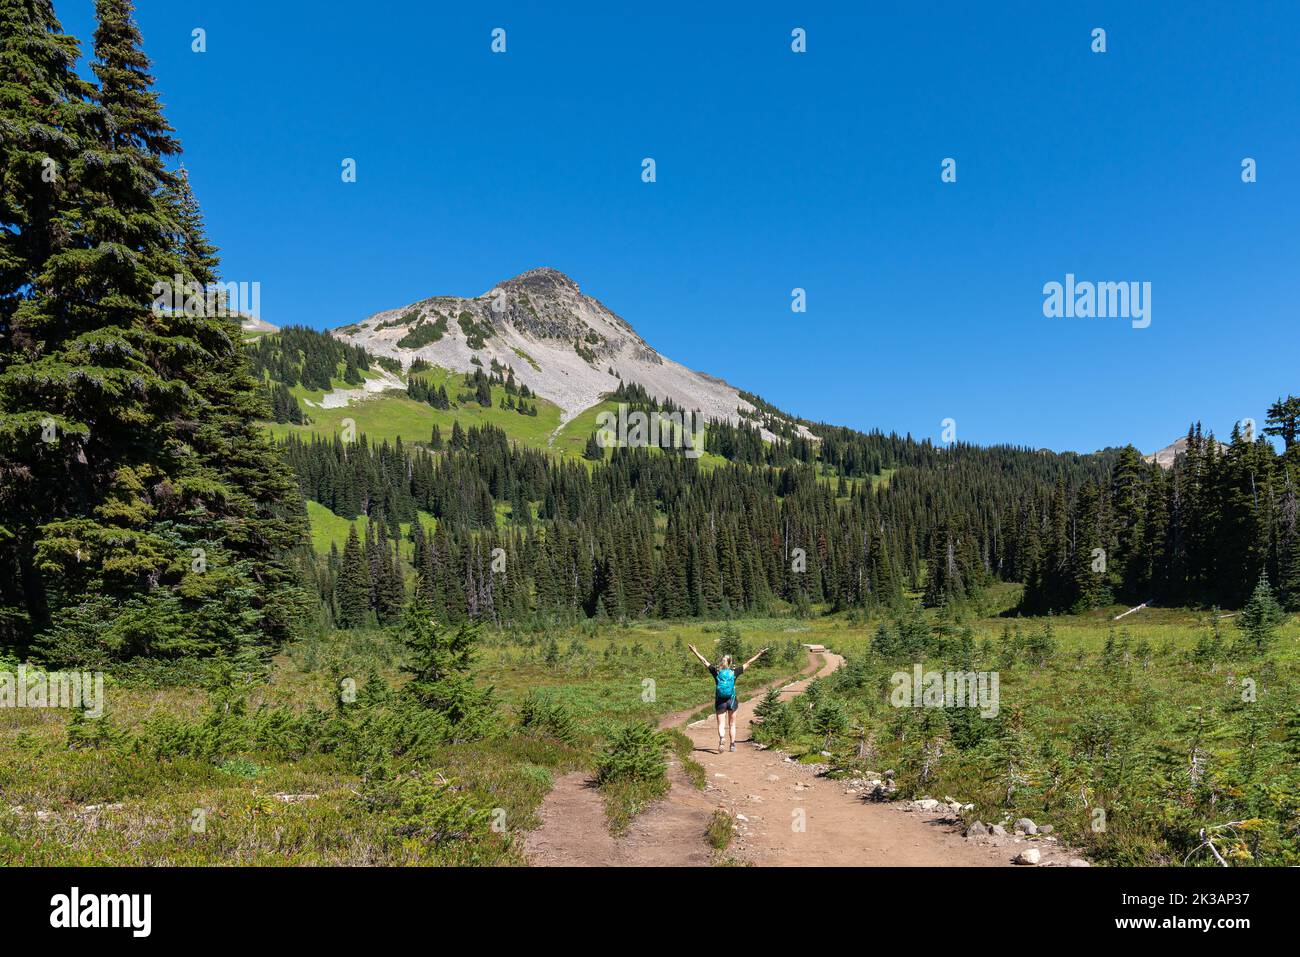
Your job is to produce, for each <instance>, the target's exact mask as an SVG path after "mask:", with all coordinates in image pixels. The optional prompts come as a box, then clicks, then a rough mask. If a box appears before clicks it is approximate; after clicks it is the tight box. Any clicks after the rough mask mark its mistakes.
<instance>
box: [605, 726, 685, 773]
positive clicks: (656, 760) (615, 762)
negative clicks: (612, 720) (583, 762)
mask: <svg viewBox="0 0 1300 957" xmlns="http://www.w3.org/2000/svg"><path fill="white" fill-rule="evenodd" d="M665 746H666V741H665V739H664V735H663V734H662V733H661V732H660V731H658V730H657V729H656V728H655V727H654V725H652V724H649V723H648V722H641V723H636V724H629V725H625V726H624V727H622V728H620V729H619V730H618V731H616V732H615V733H614V736H613V738H612V740H611V741H610V743H609V746H608V747H606V748H605V753H604V754H602V755H600V757H598V758H597V759H596V783H597V784H600V785H602V786H603V785H606V784H610V783H614V782H617V781H627V780H633V781H655V780H658V779H661V778H664V777H666V768H667V766H666V764H665V761H664V747H665Z"/></svg>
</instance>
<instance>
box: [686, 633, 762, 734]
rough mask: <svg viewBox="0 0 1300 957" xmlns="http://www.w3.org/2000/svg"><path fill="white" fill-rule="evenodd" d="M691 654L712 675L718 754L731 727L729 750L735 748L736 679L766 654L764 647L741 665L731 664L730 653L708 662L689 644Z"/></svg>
mask: <svg viewBox="0 0 1300 957" xmlns="http://www.w3.org/2000/svg"><path fill="white" fill-rule="evenodd" d="M689 647H690V649H691V654H693V655H694V656H695V657H696V658H699V659H700V663H701V664H702V665H704V667H706V668H708V669H709V674H711V675H713V713H714V714H716V715H717V716H718V754H721V753H722V746H723V745H724V744H726V737H727V729H728V728H730V729H731V750H732V751H735V750H736V708H737V707H738V702H737V701H736V679H737V678H739V677H740V676H741V675H743V674H744V673H745V669H746V668H748V667H749V666H750V665H752V664H753V663H754V662H756V661H757V660H758V659H759V658H762V657H763V655H765V654H767V649H766V648H764V649H763V650H762V651H760V652H759V653H758V654H756V655H755V656H754V657H753V658H750V659H749V660H748V661H746V662H745V663H744V664H743V665H738V666H737V665H733V664H732V660H731V655H723V656H722V660H721V661H719V662H718V663H717V664H716V665H711V664H709V659H708V658H705V657H704V656H703V655H702V654H700V652H699V650H698V649H697V648H696V647H695V646H694V645H690V646H689Z"/></svg>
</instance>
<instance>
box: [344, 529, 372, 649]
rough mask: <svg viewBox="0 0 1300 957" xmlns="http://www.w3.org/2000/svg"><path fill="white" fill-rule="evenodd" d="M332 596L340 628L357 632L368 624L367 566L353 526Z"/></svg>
mask: <svg viewBox="0 0 1300 957" xmlns="http://www.w3.org/2000/svg"><path fill="white" fill-rule="evenodd" d="M335 594H336V596H337V600H338V623H339V626H340V627H341V628H359V627H361V626H362V625H364V624H365V623H366V622H367V621H368V620H369V617H370V566H369V564H368V563H367V562H366V555H365V551H364V550H363V549H362V547H361V539H360V538H359V537H358V536H357V528H356V526H355V525H353V526H351V527H350V528H349V529H348V541H347V544H346V545H344V546H343V561H342V564H341V565H340V566H339V578H338V584H337V585H336V586H335Z"/></svg>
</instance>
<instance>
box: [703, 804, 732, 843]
mask: <svg viewBox="0 0 1300 957" xmlns="http://www.w3.org/2000/svg"><path fill="white" fill-rule="evenodd" d="M735 833H736V823H735V821H733V820H732V819H731V815H730V814H728V813H727V812H726V811H724V810H722V809H721V808H719V809H718V810H716V811H714V812H713V817H711V818H709V826H708V827H707V828H706V829H705V831H704V837H705V840H707V841H708V842H709V846H710V847H712V848H713V849H714V850H715V851H717V852H719V853H721V852H723V851H725V850H726V849H727V848H728V847H730V846H731V839H732V837H733V836H735Z"/></svg>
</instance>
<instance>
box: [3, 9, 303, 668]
mask: <svg viewBox="0 0 1300 957" xmlns="http://www.w3.org/2000/svg"><path fill="white" fill-rule="evenodd" d="M16 7H17V8H18V9H16V8H15V4H14V3H7V4H4V5H3V6H2V7H0V17H3V18H6V21H7V22H6V30H5V31H4V41H9V40H11V39H16V40H17V41H18V43H19V44H20V46H21V47H22V48H23V49H24V50H25V51H26V55H27V57H28V58H29V59H28V60H27V61H25V62H24V61H23V58H22V56H19V57H18V58H17V60H16V62H17V65H18V67H19V69H20V70H21V71H25V72H20V74H19V75H20V76H24V75H25V76H27V77H29V78H30V79H31V81H32V82H35V83H36V87H35V89H36V92H37V94H38V95H37V96H35V97H31V98H28V99H29V102H28V103H27V104H25V105H22V104H18V103H16V102H14V101H13V100H9V99H6V100H5V101H3V102H0V110H2V111H3V113H2V114H0V118H3V120H4V123H5V126H6V128H8V127H9V126H10V124H11V122H12V123H14V124H15V126H14V128H15V129H19V130H20V131H21V130H24V129H27V130H30V129H32V127H31V126H30V120H31V119H32V118H33V117H34V115H35V114H36V113H38V112H40V111H41V110H45V112H46V119H45V121H44V122H45V124H46V125H47V126H51V124H52V123H58V127H57V131H56V133H55V135H49V134H50V132H51V131H50V130H48V129H47V130H46V137H45V138H46V139H47V140H48V141H49V142H50V143H51V145H54V146H57V147H58V149H59V150H61V151H65V152H66V153H67V163H66V167H65V168H62V169H59V164H58V162H57V161H56V163H55V168H56V169H58V174H59V179H58V182H59V183H60V184H61V187H60V192H59V193H58V194H57V197H56V201H54V202H51V203H50V210H52V213H51V214H50V215H52V216H53V217H54V218H53V219H52V220H49V221H48V222H46V221H44V220H40V219H39V218H38V219H37V220H34V221H32V222H29V223H27V224H26V226H23V225H22V224H21V223H20V230H21V231H20V236H21V237H28V238H21V239H20V240H19V241H18V242H17V243H13V242H10V240H8V239H7V240H6V245H5V247H4V252H3V261H2V262H0V269H2V270H5V271H6V272H5V275H6V279H5V287H4V288H3V289H0V298H2V299H3V303H4V305H3V310H4V318H3V328H4V330H5V331H4V335H5V337H6V345H7V346H10V347H12V348H6V349H5V350H0V351H2V352H3V355H4V358H3V359H0V362H2V363H3V364H2V365H0V411H3V413H4V415H3V417H2V418H3V426H2V427H0V473H3V474H5V475H6V476H13V477H14V479H15V481H14V482H13V483H12V486H11V483H10V482H8V481H6V482H5V483H2V484H3V485H4V486H5V487H6V491H5V493H0V494H8V493H9V492H10V491H12V494H13V497H14V501H15V503H16V505H17V507H16V508H14V509H13V510H10V509H7V508H6V516H7V523H12V526H13V530H12V532H11V533H10V534H8V535H4V536H0V538H5V539H6V541H8V542H9V543H10V546H9V547H10V548H11V549H12V550H13V553H14V557H13V562H14V565H16V566H17V570H18V571H17V575H18V578H19V580H20V582H21V586H20V587H21V591H22V608H23V612H22V617H23V619H24V620H25V622H26V624H25V626H24V627H23V634H20V635H19V636H18V638H19V644H20V645H21V644H24V643H26V642H27V641H29V640H30V639H31V637H32V635H33V633H39V632H42V631H46V632H47V634H46V635H45V637H44V638H43V643H44V645H45V653H46V655H47V657H48V658H49V659H50V660H52V661H55V660H58V661H62V660H66V658H67V655H68V654H71V653H72V651H71V648H72V646H74V645H75V646H77V648H78V649H79V650H78V651H77V652H76V653H77V654H82V653H87V654H96V655H98V654H105V653H111V654H134V653H164V654H172V655H175V654H186V653H193V654H208V653H213V652H214V651H217V650H220V649H222V648H223V647H233V646H234V645H238V644H242V643H244V642H246V641H247V640H248V639H249V635H250V630H249V629H250V628H252V629H254V630H257V631H260V632H261V634H262V637H263V639H271V640H277V639H279V638H282V637H284V635H285V634H286V633H287V630H288V628H289V627H290V624H291V623H292V622H293V621H294V620H296V619H298V618H300V617H301V614H300V611H301V607H302V596H301V594H300V593H298V592H297V590H296V589H295V588H294V587H293V586H292V584H291V583H290V580H291V575H290V573H289V571H288V569H287V566H286V565H285V564H283V562H282V561H281V555H280V552H281V550H283V549H286V548H288V547H292V546H294V545H296V544H298V543H299V542H300V541H302V540H303V537H304V536H303V525H302V517H303V514H302V510H301V503H300V501H299V500H298V498H297V493H296V486H295V485H294V483H293V482H292V480H291V479H290V478H289V476H288V473H287V472H286V471H285V470H284V469H283V467H280V466H277V465H276V460H275V458H274V456H273V454H272V453H271V451H270V448H269V445H267V443H266V440H265V438H264V436H263V435H262V434H261V430H260V428H259V427H258V426H257V425H256V423H255V419H256V418H258V417H260V416H261V415H264V414H265V413H264V411H263V410H264V404H263V398H262V392H261V390H260V387H257V386H256V385H255V384H254V383H252V381H251V379H249V378H248V376H247V375H246V373H242V372H241V370H242V368H243V367H242V361H243V360H242V356H241V353H240V351H239V338H238V326H237V324H232V323H230V322H228V321H225V320H223V319H222V318H220V317H215V316H211V315H209V312H210V310H208V309H206V308H204V299H205V297H204V290H203V288H202V282H201V280H202V279H203V278H206V277H207V275H208V274H209V273H210V268H209V267H210V264H209V263H207V262H205V257H204V256H203V255H201V254H199V252H198V251H197V249H196V248H195V247H192V246H187V244H186V242H184V241H183V239H193V238H196V237H199V236H201V230H199V229H196V228H195V226H194V221H193V220H192V219H187V218H185V216H184V210H183V209H182V206H183V204H182V203H180V202H179V201H178V196H179V195H180V194H179V193H178V185H179V184H178V180H177V178H176V177H175V176H174V175H173V174H171V173H169V172H168V171H167V169H166V167H165V160H166V159H167V158H169V157H170V156H172V155H174V154H175V153H176V152H177V149H178V147H177V144H176V141H175V140H174V139H173V137H172V135H171V130H170V127H168V125H167V123H166V120H165V119H164V118H163V117H162V114H161V111H160V109H159V106H158V101H157V96H156V94H155V93H153V92H152V90H151V89H150V86H151V83H152V80H151V78H150V76H149V73H148V67H149V63H148V59H147V58H146V57H145V56H144V54H143V52H142V51H141V50H140V36H139V33H138V31H137V30H136V28H135V25H134V23H133V22H132V20H131V6H130V4H129V3H127V2H125V0H99V2H98V3H97V4H96V14H97V17H98V26H97V29H96V30H95V34H94V53H95V61H94V63H93V65H92V68H93V72H94V74H95V76H96V78H97V79H98V86H97V87H86V86H84V85H77V84H73V83H70V82H66V83H65V82H63V81H62V80H60V79H59V78H58V77H59V75H60V71H61V70H64V69H65V68H66V66H67V54H68V53H69V52H70V51H71V50H73V49H74V47H72V46H71V45H70V44H68V43H66V42H64V41H63V40H61V39H59V38H58V37H57V36H56V34H55V31H57V24H56V23H55V22H54V21H53V15H52V13H51V12H50V11H49V5H48V3H44V2H39V0H34V2H32V3H30V4H23V3H18V4H17V5H16ZM10 28H12V29H13V31H14V32H12V33H11V32H10ZM4 49H8V48H7V47H6V48H4ZM33 53H35V54H37V55H38V56H39V61H40V63H41V64H43V68H44V71H45V72H44V74H43V77H44V78H43V79H40V78H39V77H37V76H36V75H35V74H33V73H32V72H31V70H30V69H29V67H31V61H30V58H31V57H32V54H33ZM4 55H7V54H5V53H4V52H3V50H2V49H0V56H4ZM38 80H39V82H38ZM60 84H61V85H60ZM41 94H45V95H47V96H48V97H52V96H54V95H56V94H57V95H58V96H60V97H64V98H65V99H64V101H63V104H62V107H61V109H60V110H59V111H57V114H58V115H56V114H55V112H52V111H54V106H55V104H54V101H53V100H48V99H47V100H44V101H43V100H42V99H41ZM83 96H88V97H89V98H90V100H91V101H92V102H91V103H87V102H86V101H85V100H82V99H81V97H83ZM78 104H79V105H78ZM25 123H26V124H27V125H25ZM5 140H6V143H7V144H8V141H9V138H8V136H6V137H5ZM22 145H23V143H22V140H15V141H14V143H13V144H12V145H6V146H5V147H4V148H5V150H6V157H8V156H11V155H13V156H17V158H18V159H19V161H20V166H21V165H22V164H23V162H25V161H26V159H27V157H24V156H23V155H22V153H21V150H20V148H21V146H22ZM51 158H52V159H53V158H54V157H51ZM3 188H4V190H5V193H6V196H5V199H4V209H5V212H4V214H3V215H4V216H5V219H6V222H8V220H9V217H10V215H11V214H10V212H9V210H11V209H12V210H15V211H16V213H17V215H19V216H24V217H25V216H26V213H25V212H24V211H23V209H24V208H23V207H22V206H21V205H20V203H21V201H22V197H23V195H25V194H24V193H23V192H22V191H23V190H24V189H25V187H24V186H23V184H22V180H21V179H18V178H15V179H9V178H8V177H6V185H5V186H4V187H3ZM47 227H48V228H47ZM42 236H45V237H46V238H49V237H58V242H56V243H45V244H44V245H42ZM33 257H37V258H33ZM15 268H17V269H18V270H19V271H20V272H25V274H26V277H27V278H26V280H25V282H24V283H23V284H21V285H20V286H19V287H18V289H17V291H16V292H15V291H14V288H13V286H12V285H11V284H10V283H11V279H10V277H11V275H12V274H13V269H15ZM177 277H180V280H181V282H182V284H184V286H185V288H184V294H183V296H181V297H180V299H183V300H184V301H179V300H178V299H176V298H173V299H172V301H171V302H170V303H168V302H165V301H164V302H162V303H161V304H160V302H159V292H158V290H159V289H160V288H161V289H163V290H165V291H172V290H171V287H172V286H174V285H175V280H176V278H177ZM244 441H247V442H248V443H249V444H248V447H247V448H241V449H239V453H240V454H239V455H238V456H237V457H236V460H235V461H231V460H230V456H229V452H230V451H231V450H232V449H234V448H238V447H239V446H240V444H241V443H242V442H244ZM246 468H247V471H246V470H245V469H246ZM263 470H265V472H264V474H263ZM6 504H8V503H6ZM260 560H265V561H266V562H267V563H268V564H267V567H266V568H265V569H263V568H261V567H259V568H258V569H257V572H258V573H257V576H256V577H254V571H253V566H254V564H255V563H258V562H259V561H260ZM119 618H120V619H121V620H120V622H119ZM10 620H13V619H12V618H11V619H10ZM141 620H153V621H155V622H156V623H157V624H158V628H159V629H160V630H161V629H163V628H164V627H165V629H166V630H167V631H168V633H169V634H172V635H174V636H176V637H175V638H174V640H172V639H169V640H167V641H157V642H145V643H143V644H141V643H137V642H134V641H126V640H124V639H123V638H122V636H121V635H120V634H119V633H118V632H117V631H116V629H119V628H135V625H134V624H133V623H135V622H138V621H141ZM177 623H179V624H177ZM114 648H116V649H118V650H117V651H112V649H114ZM128 648H129V649H132V650H130V651H126V650H124V649H128ZM96 649H97V650H96ZM141 649H145V650H141Z"/></svg>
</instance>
